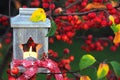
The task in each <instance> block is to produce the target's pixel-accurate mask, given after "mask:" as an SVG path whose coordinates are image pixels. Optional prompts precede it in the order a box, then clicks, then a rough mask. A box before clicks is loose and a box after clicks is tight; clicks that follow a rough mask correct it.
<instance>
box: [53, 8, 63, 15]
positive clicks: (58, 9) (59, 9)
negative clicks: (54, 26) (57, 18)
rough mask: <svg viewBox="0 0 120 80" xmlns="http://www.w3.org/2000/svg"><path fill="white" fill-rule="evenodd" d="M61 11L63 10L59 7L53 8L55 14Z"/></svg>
mask: <svg viewBox="0 0 120 80" xmlns="http://www.w3.org/2000/svg"><path fill="white" fill-rule="evenodd" d="M62 11H63V10H62V8H61V7H59V8H57V9H55V13H56V14H60V13H61V12H62Z"/></svg>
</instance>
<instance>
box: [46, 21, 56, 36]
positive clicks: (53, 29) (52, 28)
mask: <svg viewBox="0 0 120 80" xmlns="http://www.w3.org/2000/svg"><path fill="white" fill-rule="evenodd" d="M56 29H57V26H56V23H55V22H54V21H53V20H51V27H50V30H49V32H48V34H47V35H46V37H49V36H53V35H54V34H55V32H56Z"/></svg>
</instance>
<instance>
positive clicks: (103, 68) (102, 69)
mask: <svg viewBox="0 0 120 80" xmlns="http://www.w3.org/2000/svg"><path fill="white" fill-rule="evenodd" d="M108 71H109V65H108V64H106V63H100V64H99V67H98V70H97V77H98V79H101V78H104V77H105V76H106V75H107V73H108Z"/></svg>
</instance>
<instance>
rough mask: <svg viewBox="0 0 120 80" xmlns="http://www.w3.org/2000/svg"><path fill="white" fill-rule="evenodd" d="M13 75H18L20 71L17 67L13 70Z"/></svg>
mask: <svg viewBox="0 0 120 80" xmlns="http://www.w3.org/2000/svg"><path fill="white" fill-rule="evenodd" d="M11 73H12V74H18V73H19V69H18V68H17V67H13V68H12V69H11Z"/></svg>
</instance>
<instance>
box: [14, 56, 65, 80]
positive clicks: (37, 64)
mask: <svg viewBox="0 0 120 80" xmlns="http://www.w3.org/2000/svg"><path fill="white" fill-rule="evenodd" d="M13 66H14V67H18V66H23V67H25V69H26V71H25V72H24V73H23V74H22V75H21V76H20V77H18V78H17V80H28V79H30V78H31V77H32V76H34V75H35V74H36V73H37V72H38V68H47V69H48V70H49V71H50V72H51V73H60V70H59V68H58V65H57V63H56V62H54V61H52V60H51V59H48V58H47V59H44V60H37V61H30V60H16V59H15V60H13ZM54 76H55V78H56V80H63V76H62V74H54Z"/></svg>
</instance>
